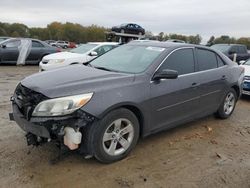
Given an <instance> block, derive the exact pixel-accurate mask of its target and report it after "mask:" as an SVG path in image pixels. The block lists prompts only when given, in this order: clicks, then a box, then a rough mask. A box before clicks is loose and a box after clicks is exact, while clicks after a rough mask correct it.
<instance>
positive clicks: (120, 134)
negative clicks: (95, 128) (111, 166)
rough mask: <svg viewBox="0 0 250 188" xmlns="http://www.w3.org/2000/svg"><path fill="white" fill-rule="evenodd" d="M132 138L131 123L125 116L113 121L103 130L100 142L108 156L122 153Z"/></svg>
mask: <svg viewBox="0 0 250 188" xmlns="http://www.w3.org/2000/svg"><path fill="white" fill-rule="evenodd" d="M133 138H134V127H133V124H132V123H131V122H130V121H129V120H128V119H125V118H120V119H117V120H115V121H113V122H112V123H111V124H110V125H109V126H108V128H107V129H106V130H105V132H104V135H103V139H102V143H103V148H104V151H105V152H106V153H107V154H108V155H110V156H117V155H121V154H123V153H124V152H125V151H126V150H127V149H128V148H129V147H130V145H131V143H132V141H133Z"/></svg>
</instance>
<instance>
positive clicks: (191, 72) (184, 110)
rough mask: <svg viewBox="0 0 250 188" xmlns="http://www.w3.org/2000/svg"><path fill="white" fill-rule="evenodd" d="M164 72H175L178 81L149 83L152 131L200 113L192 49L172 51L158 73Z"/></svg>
mask: <svg viewBox="0 0 250 188" xmlns="http://www.w3.org/2000/svg"><path fill="white" fill-rule="evenodd" d="M164 69H170V70H175V71H177V72H178V78H177V79H167V80H160V81H152V82H151V86H150V90H151V91H150V92H151V99H152V100H151V115H152V117H151V123H150V124H151V125H152V127H151V128H152V131H153V129H161V128H163V127H172V126H175V125H176V124H178V123H181V122H184V121H186V120H187V119H189V118H190V117H192V116H193V115H195V114H197V113H198V111H199V110H198V106H199V76H197V75H196V73H195V61H194V51H193V48H182V49H178V50H177V51H174V52H173V53H172V54H171V55H169V57H168V58H167V59H166V60H165V61H164V62H163V64H162V65H161V66H160V67H159V69H158V70H157V72H159V71H162V70H164Z"/></svg>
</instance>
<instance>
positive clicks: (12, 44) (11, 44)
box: [5, 40, 21, 48]
mask: <svg viewBox="0 0 250 188" xmlns="http://www.w3.org/2000/svg"><path fill="white" fill-rule="evenodd" d="M20 44H21V42H20V40H14V41H11V42H7V43H5V45H6V47H7V48H15V47H18V46H19V45H20Z"/></svg>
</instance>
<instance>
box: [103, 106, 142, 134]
mask: <svg viewBox="0 0 250 188" xmlns="http://www.w3.org/2000/svg"><path fill="white" fill-rule="evenodd" d="M119 108H125V109H128V110H130V111H131V112H132V113H133V114H134V115H135V116H136V118H137V119H138V121H139V126H140V137H141V136H142V135H143V133H144V124H145V123H144V122H145V119H144V115H143V112H142V110H141V109H140V108H139V107H138V105H136V104H134V103H120V104H116V105H114V106H111V107H109V108H108V109H107V110H105V111H104V112H103V113H102V114H101V115H100V116H99V117H98V118H100V119H101V118H103V117H104V116H105V115H107V114H108V113H109V112H111V111H113V110H116V109H119Z"/></svg>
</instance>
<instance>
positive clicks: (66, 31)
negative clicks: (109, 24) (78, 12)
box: [0, 22, 107, 43]
mask: <svg viewBox="0 0 250 188" xmlns="http://www.w3.org/2000/svg"><path fill="white" fill-rule="evenodd" d="M105 31H107V28H104V27H100V26H97V25H91V26H87V27H85V26H82V25H80V24H75V23H70V22H66V23H60V22H52V23H50V24H48V25H47V27H46V28H41V27H31V28H29V27H28V26H26V25H24V24H20V23H13V24H9V23H1V22H0V36H9V37H29V38H36V39H40V40H65V41H72V42H76V43H86V42H93V41H100V42H102V41H105V40H106V35H105Z"/></svg>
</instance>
